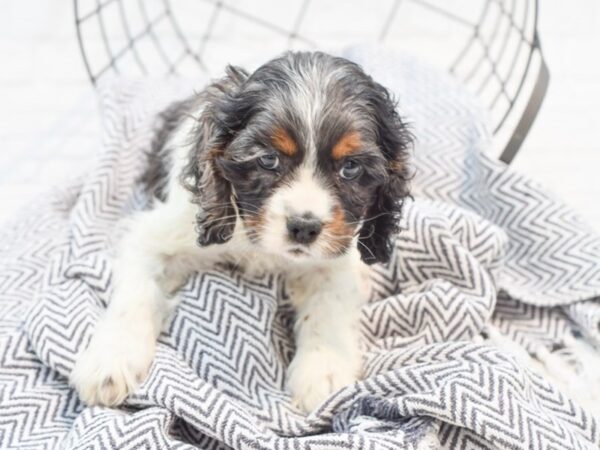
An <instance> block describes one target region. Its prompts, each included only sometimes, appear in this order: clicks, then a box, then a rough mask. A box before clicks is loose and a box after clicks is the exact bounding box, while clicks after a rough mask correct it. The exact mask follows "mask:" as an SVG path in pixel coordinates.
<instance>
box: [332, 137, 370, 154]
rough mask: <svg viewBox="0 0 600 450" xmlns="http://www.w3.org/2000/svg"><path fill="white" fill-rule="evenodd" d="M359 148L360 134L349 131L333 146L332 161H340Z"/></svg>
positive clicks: (360, 142) (360, 143)
mask: <svg viewBox="0 0 600 450" xmlns="http://www.w3.org/2000/svg"><path fill="white" fill-rule="evenodd" d="M361 146H362V141H361V139H360V134H359V133H358V132H356V131H349V132H348V133H346V134H344V135H343V136H342V138H341V139H340V140H339V141H338V142H337V144H335V145H334V147H333V150H332V151H331V156H333V159H342V158H345V157H346V156H349V155H351V154H353V153H354V152H356V151H357V150H359V149H360V147H361Z"/></svg>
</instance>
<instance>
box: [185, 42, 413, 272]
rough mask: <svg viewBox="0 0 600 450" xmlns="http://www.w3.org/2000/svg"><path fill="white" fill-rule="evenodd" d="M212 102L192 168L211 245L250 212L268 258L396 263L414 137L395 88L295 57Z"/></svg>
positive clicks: (208, 98) (319, 58) (223, 84)
mask: <svg viewBox="0 0 600 450" xmlns="http://www.w3.org/2000/svg"><path fill="white" fill-rule="evenodd" d="M204 96H205V97H204V100H203V101H204V102H205V109H204V112H203V113H202V117H201V120H200V127H199V130H198V136H197V142H198V143H197V146H196V151H195V152H192V156H191V160H190V163H189V165H188V167H187V170H186V171H185V172H184V178H185V179H186V180H188V186H189V187H190V189H191V190H192V191H193V192H194V194H195V195H196V197H197V199H196V201H197V202H198V204H199V205H200V211H201V212H200V214H199V215H198V229H199V239H198V242H199V243H200V245H209V244H217V243H222V242H225V241H227V240H228V239H229V238H230V237H231V235H232V233H233V228H234V226H235V221H236V220H235V218H236V217H239V218H240V219H241V223H242V224H243V226H244V230H245V232H246V233H247V235H248V238H249V239H250V241H251V242H253V243H254V244H255V245H256V246H259V247H260V248H261V249H262V250H264V251H265V252H269V253H277V254H283V255H286V256H288V257H290V258H294V259H308V258H313V259H327V258H334V257H336V256H340V255H343V254H344V253H346V252H347V251H348V249H349V248H350V247H351V246H355V245H358V249H359V250H360V253H361V255H362V258H363V260H364V261H365V262H367V263H374V262H378V261H382V262H383V261H386V260H387V259H388V258H389V255H390V251H391V243H390V240H391V237H392V235H393V233H394V232H396V231H397V226H398V219H399V215H400V212H401V207H402V202H403V199H404V198H405V197H406V196H407V195H408V191H407V167H406V156H407V147H408V145H409V143H410V137H409V133H408V132H407V129H406V127H405V125H404V124H403V122H402V121H401V119H400V117H399V116H398V114H397V112H396V109H395V105H394V103H393V102H392V100H391V98H390V95H389V93H388V92H387V91H386V89H384V88H383V87H382V86H381V85H379V84H377V83H376V82H374V81H373V80H372V79H371V77H369V76H368V75H366V74H365V73H364V72H363V71H362V69H361V68H360V67H359V66H357V65H356V64H354V63H351V62H349V61H347V60H345V59H343V58H337V57H332V56H329V55H326V54H323V53H287V54H285V55H284V56H282V57H280V58H278V59H275V60H273V61H270V62H269V63H267V64H265V65H263V66H262V67H260V68H259V69H258V70H256V71H255V72H254V73H253V74H251V75H248V74H246V73H245V72H244V71H242V70H240V69H236V68H232V67H230V68H229V69H228V75H227V77H226V78H224V79H223V80H220V81H219V82H217V83H215V84H213V85H212V86H210V87H209V88H208V90H207V91H206V92H205V93H204Z"/></svg>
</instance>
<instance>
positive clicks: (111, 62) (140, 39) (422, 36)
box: [74, 0, 549, 163]
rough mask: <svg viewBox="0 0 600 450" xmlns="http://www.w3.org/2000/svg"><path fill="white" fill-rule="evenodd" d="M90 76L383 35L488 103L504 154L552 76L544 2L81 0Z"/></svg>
mask: <svg viewBox="0 0 600 450" xmlns="http://www.w3.org/2000/svg"><path fill="white" fill-rule="evenodd" d="M74 7H75V20H76V26H77V36H78V38H79V44H80V47H81V52H82V56H83V60H84V62H85V66H86V69H87V71H88V74H89V76H90V79H91V81H92V83H94V84H95V83H96V82H97V80H98V79H100V78H103V77H107V76H110V75H111V74H119V73H121V74H122V73H125V74H127V75H130V76H134V75H143V74H152V75H154V76H156V75H158V74H163V73H164V74H175V73H178V74H185V75H188V76H189V75H192V76H193V74H197V73H198V71H202V72H204V73H208V74H210V75H213V76H216V75H218V74H219V73H220V71H222V70H223V67H224V65H225V64H227V63H229V62H235V63H236V64H241V65H243V64H244V63H245V62H247V61H255V60H256V57H257V56H259V55H260V56H264V55H265V54H273V55H275V54H277V53H280V52H282V51H283V50H285V49H290V48H291V49H317V48H318V49H324V50H327V49H331V48H336V47H340V46H341V45H344V44H348V43H357V42H365V41H379V42H384V43H385V44H386V45H388V46H394V47H397V48H401V49H406V50H408V51H411V50H412V52H413V53H414V52H415V51H418V53H419V54H418V56H419V57H421V58H422V59H425V60H426V61H428V62H430V63H433V64H435V65H438V66H441V67H444V68H447V69H448V70H449V71H450V72H451V73H453V74H454V75H455V76H456V77H457V78H458V79H460V80H461V81H462V82H463V83H464V84H465V85H466V86H467V88H468V89H469V90H470V91H471V92H473V93H474V94H475V95H476V96H478V97H479V98H480V100H481V101H482V102H483V104H484V105H486V106H487V108H488V109H489V111H490V117H491V118H492V123H493V127H494V133H495V135H496V137H497V139H496V141H497V146H498V147H499V151H500V152H501V154H500V159H502V160H503V161H505V162H507V163H509V162H510V161H511V160H512V158H513V157H514V155H515V154H516V153H517V151H518V150H519V148H520V146H521V144H522V142H523V140H524V139H525V137H526V135H527V133H528V131H529V128H530V127H531V124H532V123H533V120H534V119H535V117H536V115H537V112H538V110H539V108H540V106H541V103H542V101H543V98H544V95H545V92H546V89H547V85H548V80H549V74H548V69H547V67H546V65H545V63H544V59H543V55H542V52H541V48H540V40H539V36H538V33H537V18H538V2H537V0H378V1H372V0H352V1H349V0H343V1H342V0H338V1H335V0H319V1H316V0H313V1H311V0H285V1H279V0H252V1H250V0H137V1H136V0H74Z"/></svg>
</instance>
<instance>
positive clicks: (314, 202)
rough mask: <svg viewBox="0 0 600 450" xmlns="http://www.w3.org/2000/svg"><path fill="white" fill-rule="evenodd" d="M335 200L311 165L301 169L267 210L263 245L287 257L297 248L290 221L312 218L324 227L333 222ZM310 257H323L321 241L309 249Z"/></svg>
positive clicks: (278, 191)
mask: <svg viewBox="0 0 600 450" xmlns="http://www.w3.org/2000/svg"><path fill="white" fill-rule="evenodd" d="M333 206H334V200H333V198H332V196H331V194H330V192H329V191H328V190H327V189H326V187H325V186H324V185H323V183H322V182H320V181H319V179H318V178H317V177H316V176H315V170H314V168H313V167H312V165H308V164H304V165H302V166H300V167H299V168H298V172H297V173H296V176H295V177H294V178H293V179H292V180H291V181H290V183H289V184H285V185H282V186H280V187H279V188H278V189H277V190H276V191H275V192H274V193H273V195H272V196H271V198H270V199H269V201H268V202H267V204H266V206H265V208H264V231H263V233H262V234H261V239H260V240H261V243H262V245H263V247H264V249H265V250H267V251H270V252H275V253H285V252H286V251H289V250H291V249H292V248H294V247H297V245H295V244H293V243H291V242H290V241H289V240H288V230H287V221H288V219H290V218H292V217H295V216H296V217H297V216H304V215H312V216H314V217H315V218H317V219H319V220H320V221H321V222H323V224H325V223H327V222H329V221H331V219H332V211H333ZM308 252H309V254H310V255H311V256H321V252H320V251H319V240H318V239H317V241H316V242H315V243H314V244H313V245H312V246H310V247H309V248H308Z"/></svg>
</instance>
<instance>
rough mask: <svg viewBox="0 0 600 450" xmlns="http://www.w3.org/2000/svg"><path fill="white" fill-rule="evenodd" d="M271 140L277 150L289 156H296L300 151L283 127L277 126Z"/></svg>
mask: <svg viewBox="0 0 600 450" xmlns="http://www.w3.org/2000/svg"><path fill="white" fill-rule="evenodd" d="M271 142H272V143H273V145H274V146H275V148H276V149H277V150H279V151H280V152H281V153H284V154H286V155H288V156H294V155H295V154H296V152H297V151H298V147H297V146H296V143H295V142H294V140H293V139H292V138H291V136H290V135H289V134H288V133H287V131H285V130H284V129H283V128H277V129H276V130H275V132H274V133H273V135H272V136H271Z"/></svg>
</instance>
